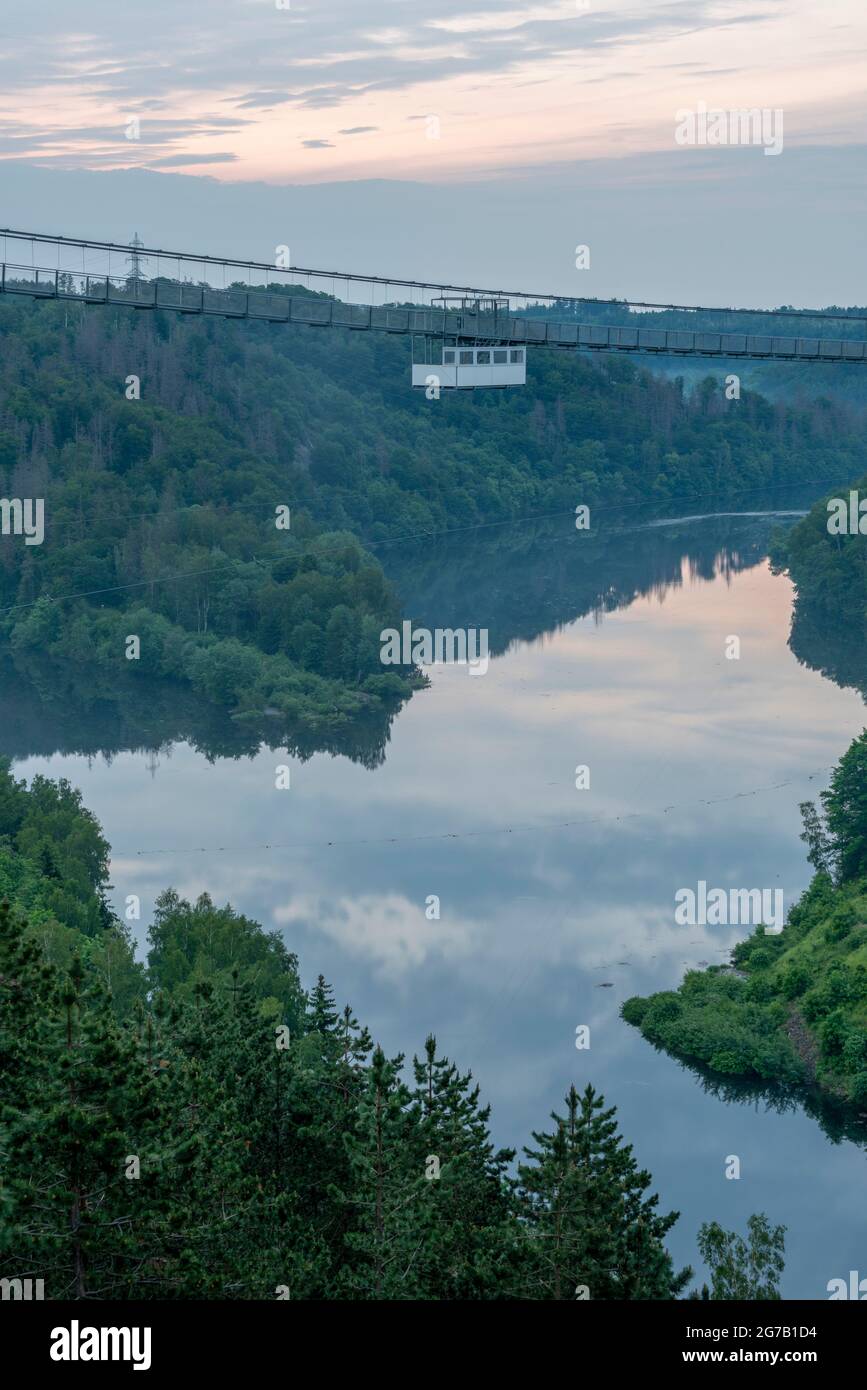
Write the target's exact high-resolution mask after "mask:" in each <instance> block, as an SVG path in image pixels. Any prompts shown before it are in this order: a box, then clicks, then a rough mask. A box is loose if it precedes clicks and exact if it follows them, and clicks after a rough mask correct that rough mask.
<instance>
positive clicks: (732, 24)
mask: <svg viewBox="0 0 867 1390" xmlns="http://www.w3.org/2000/svg"><path fill="white" fill-rule="evenodd" d="M2 10H3V13H2V20H0V24H2V28H0V91H2V93H3V96H2V98H0V158H2V159H3V160H7V161H8V160H16V161H27V162H29V163H33V162H38V163H40V164H43V165H47V166H54V167H58V166H59V167H61V168H66V169H69V168H88V169H100V170H114V169H119V168H128V167H137V168H138V167H142V166H144V167H147V168H150V169H154V170H172V171H182V172H185V173H200V174H201V173H208V174H209V175H211V176H212V177H215V178H217V179H221V180H232V181H239V180H264V181H266V182H270V183H276V184H280V183H290V182H299V181H302V182H319V181H329V180H335V179H338V180H339V179H347V178H350V179H359V178H373V177H379V178H381V177H388V178H401V179H416V180H418V179H421V180H424V181H427V182H429V181H435V182H438V181H443V180H453V179H459V178H478V177H489V176H491V175H496V174H498V173H500V172H502V171H504V170H505V169H507V168H509V169H511V170H515V169H516V168H518V169H521V168H528V169H534V170H538V169H539V168H540V167H544V166H546V165H548V164H558V163H562V162H563V161H569V160H576V159H581V160H584V159H588V158H590V159H598V158H611V157H616V156H619V155H624V154H628V155H637V154H641V153H642V152H645V151H666V150H669V151H670V150H673V149H674V148H675V146H674V126H675V119H674V113H675V111H676V110H677V109H678V108H686V107H694V106H695V105H696V103H697V102H699V101H704V102H706V103H707V105H708V106H710V107H723V108H725V109H731V108H733V107H769V108H782V109H783V110H784V113H785V129H786V142H787V146H789V147H791V146H803V145H806V144H821V145H832V146H835V147H845V146H847V145H848V144H852V143H857V142H859V141H861V140H862V139H863V131H864V117H865V107H867V97H865V92H864V82H863V71H864V56H865V41H867V14H865V6H864V3H863V0H825V3H823V4H821V5H817V4H816V3H815V0H640V2H638V0H636V2H634V3H632V4H626V5H623V4H620V3H615V0H538V2H536V3H534V0H524V2H523V3H522V0H428V2H427V3H418V0H184V3H182V4H179V3H178V0H147V3H146V4H141V5H139V4H134V3H126V4H123V5H119V4H118V3H117V0H77V3H76V4H75V5H69V4H68V3H61V0H43V3H42V4H40V5H39V6H34V5H33V3H32V0H3V7H2ZM136 122H137V124H136ZM131 137H132V138H131ZM755 157H756V158H757V159H760V160H761V158H762V155H761V151H760V150H756V151H755ZM763 162H764V163H765V164H767V163H768V161H766V160H765V161H763Z"/></svg>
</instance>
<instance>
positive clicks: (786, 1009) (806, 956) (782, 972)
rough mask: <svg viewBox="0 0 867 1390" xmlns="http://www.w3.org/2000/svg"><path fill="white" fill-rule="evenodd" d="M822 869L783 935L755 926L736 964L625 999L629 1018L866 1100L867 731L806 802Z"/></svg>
mask: <svg viewBox="0 0 867 1390" xmlns="http://www.w3.org/2000/svg"><path fill="white" fill-rule="evenodd" d="M801 810H802V814H803V818H804V832H803V836H802V838H803V839H804V841H805V843H806V844H807V847H808V857H809V860H810V863H811V864H812V866H813V868H814V869H815V876H814V878H813V881H812V883H811V884H810V887H809V888H808V889H807V891H806V893H805V894H804V895H803V897H802V898H801V900H800V901H799V902H798V903H796V904H795V905H794V906H793V907H792V909H791V910H790V912H789V914H788V919H787V921H786V924H785V927H784V929H783V930H782V932H780V933H779V934H766V933H765V931H764V928H763V927H761V926H758V927H756V929H755V931H754V933H753V934H752V935H751V936H750V937H748V938H747V939H746V940H744V941H740V942H739V943H738V944H737V945H736V946H735V948H734V951H733V952H732V964H731V965H717V966H710V967H709V968H708V969H706V970H693V971H690V972H689V973H688V974H687V975H686V977H685V978H684V980H683V983H682V984H681V985H680V987H679V988H678V989H677V990H664V991H661V992H660V993H657V994H653V995H651V996H650V997H649V998H639V997H638V996H636V997H634V998H632V999H628V1000H627V1001H626V1002H625V1004H624V1005H623V1008H622V1013H623V1017H624V1018H625V1019H626V1021H627V1023H631V1024H634V1025H635V1026H637V1027H639V1028H640V1029H641V1032H642V1033H643V1035H644V1036H645V1037H646V1038H647V1039H648V1041H650V1042H652V1043H654V1044H655V1045H657V1046H659V1047H663V1048H665V1049H666V1050H667V1051H670V1052H672V1053H675V1054H677V1055H679V1056H683V1057H686V1058H689V1059H693V1060H695V1061H698V1062H701V1063H703V1064H704V1065H705V1066H707V1067H708V1068H709V1069H710V1071H711V1072H714V1073H717V1074H720V1075H723V1076H735V1077H744V1078H747V1079H758V1080H761V1081H764V1082H767V1083H771V1084H772V1085H775V1086H783V1087H785V1086H787V1085H788V1086H794V1087H798V1086H806V1087H813V1088H817V1089H819V1090H820V1091H822V1092H823V1093H825V1094H826V1095H827V1096H828V1097H829V1098H832V1099H835V1100H839V1101H840V1102H841V1103H843V1104H850V1105H852V1106H855V1107H857V1108H858V1110H861V1109H863V1107H864V1106H865V1105H867V731H865V732H864V733H863V734H862V735H861V737H860V738H858V739H856V740H855V742H854V743H853V744H852V746H851V747H850V748H849V749H848V751H847V752H846V753H845V754H844V756H843V757H842V759H841V760H840V762H839V764H838V765H837V767H836V769H835V770H834V773H833V775H832V777H831V782H830V785H829V787H828V788H827V789H826V790H825V791H824V792H823V793H822V795H821V805H820V807H819V808H817V807H816V806H815V804H814V803H812V802H805V803H804V804H803V805H802V807H801Z"/></svg>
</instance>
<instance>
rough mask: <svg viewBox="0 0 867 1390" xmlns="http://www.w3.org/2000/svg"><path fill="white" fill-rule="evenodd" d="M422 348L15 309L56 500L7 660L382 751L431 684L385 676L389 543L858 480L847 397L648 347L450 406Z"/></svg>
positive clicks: (3, 425)
mask: <svg viewBox="0 0 867 1390" xmlns="http://www.w3.org/2000/svg"><path fill="white" fill-rule="evenodd" d="M407 351H408V349H407V346H406V343H405V342H404V341H403V340H394V339H392V338H389V337H388V336H380V335H376V334H363V333H361V334H352V333H349V332H342V331H338V330H328V331H327V332H326V333H317V332H316V330H315V329H306V330H293V329H284V328H274V327H268V326H266V325H261V324H238V323H233V322H231V321H221V320H216V319H215V320H198V321H195V322H192V321H187V320H184V319H182V318H179V317H177V316H175V315H172V314H168V313H165V312H163V311H159V312H155V313H146V314H138V315H136V313H135V311H134V310H124V309H100V308H98V307H96V308H94V307H89V306H85V305H75V304H67V305H61V304H48V303H39V304H33V305H31V304H26V305H25V304H15V303H13V304H9V303H3V304H2V305H0V491H2V493H3V495H4V496H5V497H6V498H13V499H15V498H18V499H26V498H30V499H34V498H37V499H39V498H41V499H44V503H45V537H44V540H43V542H42V543H41V544H32V545H31V544H27V543H26V541H25V538H24V537H23V536H21V535H18V536H15V535H9V536H5V537H4V540H3V545H2V547H0V610H2V611H0V637H2V640H3V641H4V643H6V644H7V646H8V648H9V649H10V650H11V652H12V654H13V655H15V656H16V657H17V658H19V659H26V658H27V657H29V656H38V657H39V658H40V659H45V658H46V657H49V656H53V657H55V658H56V659H57V662H58V665H59V667H60V668H62V669H65V671H66V672H67V673H69V672H71V671H72V670H73V669H74V668H76V667H78V668H80V669H83V670H86V671H87V672H88V673H92V672H94V671H96V672H98V673H99V674H100V676H101V677H102V679H103V680H104V681H105V682H106V683H113V682H114V681H116V680H121V679H125V680H126V679H132V680H142V681H146V680H153V679H155V678H156V679H160V680H168V681H173V682H175V683H180V684H183V686H184V687H185V688H186V689H187V690H191V691H192V692H193V693H194V694H195V695H196V696H197V697H198V698H200V699H201V700H202V701H207V702H210V703H212V704H213V705H215V706H216V707H219V708H220V709H223V710H228V711H230V712H231V713H232V714H233V715H235V716H237V717H238V718H240V719H241V720H243V721H246V723H247V725H248V726H250V727H255V728H256V729H258V730H260V731H261V730H262V729H264V728H266V727H268V726H269V721H270V727H271V728H273V729H275V730H277V731H279V733H280V734H281V736H282V737H284V738H285V739H291V738H295V739H297V740H299V741H302V742H303V740H304V738H307V739H308V740H309V739H310V738H311V737H314V738H319V739H320V740H321V741H322V742H323V743H325V744H327V741H328V740H329V739H333V738H334V737H335V735H337V734H340V733H342V732H345V731H346V730H347V729H348V728H354V727H356V726H361V725H365V726H366V730H365V732H364V734H363V736H362V738H361V741H362V744H364V745H365V746H369V745H370V744H371V743H373V744H376V743H377V742H378V743H379V745H380V746H381V744H382V742H383V740H384V738H385V737H386V736H387V727H388V723H389V720H390V718H391V717H392V715H393V713H394V710H395V709H396V708H397V707H398V706H399V704H400V701H401V700H402V699H405V698H406V697H407V695H408V694H409V693H410V691H411V690H412V688H413V687H414V685H416V684H417V683H418V681H419V679H420V677H419V674H418V672H416V671H414V670H412V669H409V668H405V667H389V668H388V669H386V668H384V667H383V665H382V664H381V661H380V632H381V630H382V629H383V627H388V626H393V625H394V623H395V622H396V620H397V618H398V616H399V605H398V602H397V598H396V596H395V594H394V592H393V591H392V589H391V587H390V586H389V584H388V583H387V582H386V580H385V578H384V576H383V572H382V568H381V566H380V564H379V563H378V561H377V559H376V558H375V557H374V553H375V552H377V551H378V552H379V554H380V555H382V554H383V553H385V552H386V550H387V547H388V545H389V544H390V543H392V542H395V543H396V542H397V541H398V540H399V539H400V538H403V537H406V536H407V535H420V534H421V535H425V534H429V533H430V532H432V531H442V530H455V529H460V528H467V527H472V526H474V525H479V524H483V523H487V522H490V521H492V520H502V519H505V518H509V517H515V516H522V515H527V514H534V513H543V512H549V511H564V512H573V511H574V509H575V507H576V505H577V504H578V503H579V502H583V503H586V504H588V505H590V506H591V508H593V507H595V508H596V509H597V515H603V516H604V514H605V512H606V510H608V509H610V508H613V507H615V506H617V505H619V504H621V503H623V502H625V501H629V502H634V503H635V502H637V503H641V504H643V505H646V506H648V507H650V506H652V505H655V504H658V503H660V502H664V501H665V500H666V499H670V498H675V497H677V498H678V499H679V502H680V501H684V500H687V499H697V498H700V497H706V496H712V497H714V498H715V499H716V500H717V501H719V500H723V501H724V500H726V499H729V498H732V497H734V496H735V495H737V494H739V493H742V492H743V491H744V490H745V489H746V490H748V491H749V490H750V489H758V488H763V487H768V486H775V485H779V484H780V483H784V482H785V483H787V484H790V483H792V482H794V481H808V480H810V479H814V478H815V477H816V476H822V477H826V478H827V477H837V476H839V477H848V476H850V475H851V474H852V473H854V472H856V471H858V466H859V464H860V460H861V456H862V446H861V440H860V433H859V425H858V416H857V415H856V413H855V412H853V411H851V410H850V409H848V408H847V407H845V406H838V405H834V404H832V403H831V402H829V401H827V400H822V401H818V402H815V403H813V404H811V405H809V406H805V407H803V408H798V409H796V408H791V407H788V406H784V405H781V404H775V405H771V404H769V403H768V402H767V401H765V400H764V399H762V398H761V397H759V396H755V395H753V394H751V393H749V392H746V391H745V392H744V393H743V394H742V396H741V399H740V400H738V401H727V400H726V399H725V396H724V394H723V391H722V383H721V379H717V380H713V379H711V378H708V379H707V380H706V381H704V382H703V383H702V384H701V385H700V387H699V388H698V389H696V390H694V391H693V392H692V393H690V394H687V393H686V392H685V391H684V389H683V385H682V383H681V382H679V381H666V380H663V379H660V378H657V377H654V376H652V375H651V374H650V373H648V372H646V371H644V370H643V369H641V368H640V367H639V366H637V365H636V364H635V363H634V362H631V361H620V360H609V361H606V362H599V361H587V360H585V359H583V358H581V357H578V356H575V355H572V354H563V355H557V354H553V353H542V352H539V353H538V354H536V355H534V357H533V361H532V364H531V373H530V382H529V385H528V387H527V389H526V390H523V391H520V392H515V393H487V394H486V393H471V398H469V399H468V398H467V397H466V396H465V395H464V394H463V393H453V394H452V395H451V396H449V393H444V394H443V397H442V399H440V400H439V401H427V400H426V399H425V397H424V393H418V394H413V393H412V392H411V391H410V389H409V387H408V370H407V367H408V363H407ZM856 460H857V462H856ZM409 616H412V615H409ZM483 619H484V615H479V621H483ZM131 638H137V639H138V646H137V647H136V646H135V644H133V645H132V646H131V645H130V640H129V639H131ZM69 678H70V677H69V676H68V675H67V679H69ZM376 721H378V725H379V732H378V735H377V736H375V737H373V736H372V735H371V733H370V726H371V723H372V722H376Z"/></svg>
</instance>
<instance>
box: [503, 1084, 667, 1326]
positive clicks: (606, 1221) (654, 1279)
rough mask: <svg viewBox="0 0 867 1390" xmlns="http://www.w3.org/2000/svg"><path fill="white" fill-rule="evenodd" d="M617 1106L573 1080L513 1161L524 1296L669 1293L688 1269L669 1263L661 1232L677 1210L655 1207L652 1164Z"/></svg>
mask: <svg viewBox="0 0 867 1390" xmlns="http://www.w3.org/2000/svg"><path fill="white" fill-rule="evenodd" d="M615 1113H616V1112H615V1110H614V1108H613V1107H612V1108H611V1109H607V1110H606V1109H605V1102H604V1099H603V1097H602V1096H600V1095H597V1094H596V1092H595V1091H594V1090H593V1087H592V1086H588V1087H587V1088H586V1090H585V1091H584V1093H583V1095H581V1096H579V1095H578V1092H577V1091H576V1090H575V1087H574V1086H572V1087H570V1089H569V1092H568V1094H567V1096H566V1114H565V1115H564V1116H560V1115H557V1114H552V1116H551V1118H552V1120H553V1121H554V1125H555V1127H554V1130H553V1131H552V1132H550V1133H542V1134H536V1133H534V1134H533V1140H534V1142H535V1144H536V1147H535V1148H534V1149H525V1150H524V1152H525V1154H526V1156H527V1158H528V1159H529V1160H530V1162H529V1163H523V1164H521V1165H520V1167H519V1169H518V1183H519V1194H520V1197H521V1199H522V1205H523V1210H524V1212H525V1230H526V1252H527V1258H526V1267H525V1269H524V1270H523V1271H522V1279H523V1283H522V1288H521V1296H522V1297H524V1298H529V1299H542V1300H546V1301H547V1300H554V1301H565V1300H569V1299H588V1298H589V1299H630V1300H631V1299H648V1298H663V1299H668V1298H674V1297H677V1295H678V1294H679V1293H680V1292H681V1291H682V1290H683V1288H684V1287H685V1285H686V1284H687V1283H688V1281H689V1279H690V1278H691V1275H692V1270H690V1269H684V1270H681V1271H679V1272H677V1273H676V1272H675V1270H674V1267H673V1265H672V1262H671V1258H670V1256H669V1255H668V1253H667V1251H666V1249H665V1247H664V1245H663V1240H664V1238H665V1235H666V1233H667V1232H668V1231H669V1230H670V1229H671V1227H672V1226H673V1225H674V1223H675V1221H676V1220H677V1216H678V1213H677V1212H671V1213H669V1214H668V1215H667V1216H660V1215H659V1214H658V1213H657V1211H656V1208H657V1206H658V1204H659V1198H658V1196H656V1194H652V1195H648V1188H649V1186H650V1182H651V1178H650V1174H649V1173H647V1172H645V1171H642V1170H641V1169H639V1167H638V1165H637V1163H636V1161H635V1158H634V1156H633V1152H632V1146H631V1144H625V1143H624V1142H623V1140H622V1139H621V1137H620V1135H619V1133H618V1131H617V1124H616V1121H615V1118H614V1116H615Z"/></svg>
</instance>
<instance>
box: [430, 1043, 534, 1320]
mask: <svg viewBox="0 0 867 1390" xmlns="http://www.w3.org/2000/svg"><path fill="white" fill-rule="evenodd" d="M413 1070H414V1074H415V1083H416V1085H415V1093H414V1111H415V1120H416V1126H415V1137H414V1148H415V1156H414V1162H415V1164H416V1166H421V1165H423V1172H424V1176H425V1181H426V1184H427V1191H426V1199H427V1210H426V1212H425V1228H426V1241H425V1248H424V1252H423V1255H422V1256H420V1258H419V1260H418V1261H417V1266H418V1268H419V1270H420V1271H423V1277H424V1297H426V1298H436V1299H458V1298H460V1299H471V1298H472V1299H475V1298H498V1297H506V1296H508V1291H509V1289H510V1287H511V1283H512V1280H513V1278H514V1275H515V1267H516V1261H517V1254H518V1229H517V1225H516V1222H515V1221H514V1216H513V1212H512V1204H511V1189H510V1184H509V1181H508V1179H507V1169H508V1166H509V1164H510V1163H511V1161H512V1159H513V1158H514V1150H509V1149H498V1150H495V1148H494V1145H493V1144H492V1142H491V1139H490V1134H489V1129H488V1121H489V1119H490V1107H489V1106H485V1107H484V1108H481V1107H480V1105H479V1087H478V1086H473V1085H472V1073H467V1074H466V1075H461V1073H460V1072H459V1071H458V1069H457V1067H455V1066H454V1065H453V1064H452V1063H451V1062H449V1060H448V1058H437V1055H436V1039H435V1038H434V1037H433V1036H429V1037H428V1038H427V1039H426V1041H425V1055H424V1060H423V1061H422V1060H419V1058H418V1057H416V1058H414V1059H413Z"/></svg>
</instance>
